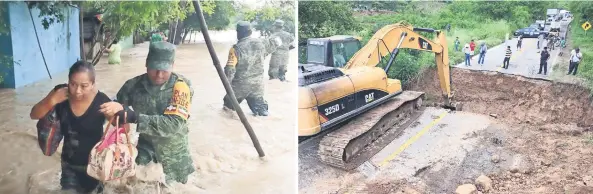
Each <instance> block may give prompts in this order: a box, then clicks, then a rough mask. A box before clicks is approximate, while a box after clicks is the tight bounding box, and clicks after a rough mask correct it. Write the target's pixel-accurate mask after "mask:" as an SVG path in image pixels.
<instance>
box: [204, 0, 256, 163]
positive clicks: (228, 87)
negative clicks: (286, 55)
mask: <svg viewBox="0 0 593 194" xmlns="http://www.w3.org/2000/svg"><path fill="white" fill-rule="evenodd" d="M193 3H194V8H195V10H196V14H197V15H198V18H199V19H200V29H202V34H203V35H204V41H205V42H206V46H207V47H208V52H210V57H212V62H213V63H214V67H216V71H217V72H218V76H219V77H220V80H221V81H222V85H224V89H225V90H226V92H227V94H228V95H229V97H230V98H231V102H232V103H233V106H234V107H235V110H236V111H237V115H239V118H241V123H243V126H245V129H246V130H247V133H249V137H250V138H251V141H252V142H253V146H254V147H255V149H256V150H257V153H258V154H259V157H260V158H261V157H264V156H266V155H265V154H264V151H263V149H262V148H261V145H260V144H259V141H258V140H257V136H256V135H255V132H253V128H251V125H250V124H249V121H247V118H245V114H244V113H243V110H241V107H240V106H239V102H237V98H236V97H235V92H233V88H232V87H231V84H230V83H229V80H227V78H226V75H225V73H224V71H223V69H222V67H221V66H220V61H218V57H217V56H216V51H215V50H214V47H213V46H212V42H211V41H210V35H209V34H208V26H207V25H206V20H205V19H204V14H203V13H202V7H200V3H198V1H193Z"/></svg>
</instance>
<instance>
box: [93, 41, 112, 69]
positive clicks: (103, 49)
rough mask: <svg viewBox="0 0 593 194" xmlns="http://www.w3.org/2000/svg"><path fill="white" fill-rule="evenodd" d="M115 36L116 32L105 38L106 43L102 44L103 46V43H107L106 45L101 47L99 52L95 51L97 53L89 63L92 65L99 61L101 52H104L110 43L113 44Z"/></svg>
mask: <svg viewBox="0 0 593 194" xmlns="http://www.w3.org/2000/svg"><path fill="white" fill-rule="evenodd" d="M115 37H117V34H113V35H110V36H109V37H108V38H107V40H108V41H105V43H106V44H104V45H103V46H105V45H108V46H105V47H103V48H101V50H99V53H97V55H95V57H94V58H93V62H92V63H91V64H93V66H95V65H97V64H98V63H99V61H100V60H101V57H102V56H103V52H105V49H106V48H109V47H111V45H113V41H114V40H115ZM107 43H108V44H107Z"/></svg>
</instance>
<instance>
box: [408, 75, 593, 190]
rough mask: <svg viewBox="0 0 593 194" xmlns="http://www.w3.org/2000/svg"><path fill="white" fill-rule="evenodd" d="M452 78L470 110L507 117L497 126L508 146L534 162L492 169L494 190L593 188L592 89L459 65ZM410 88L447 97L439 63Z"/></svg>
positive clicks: (435, 97)
mask: <svg viewBox="0 0 593 194" xmlns="http://www.w3.org/2000/svg"><path fill="white" fill-rule="evenodd" d="M452 80H453V81H452V82H453V90H454V91H455V92H456V94H455V100H456V101H457V102H461V103H463V104H464V106H463V108H464V111H468V112H474V113H479V114H485V115H496V117H495V119H496V120H498V121H500V122H502V123H505V125H501V126H503V127H499V128H498V129H496V130H494V131H497V132H500V133H501V134H506V135H505V136H506V137H507V138H503V147H504V148H503V149H504V150H506V151H511V152H513V153H517V154H518V155H519V156H521V157H520V158H522V159H523V160H517V161H522V162H521V163H522V164H524V165H525V166H528V168H525V169H529V170H528V171H527V170H526V171H525V172H523V171H522V170H520V169H518V170H517V169H515V170H513V169H514V168H511V169H506V170H504V169H503V170H502V171H499V172H497V173H493V174H491V175H490V177H491V178H492V182H493V192H494V193H564V192H569V193H579V192H580V193H590V192H589V191H591V190H592V188H591V187H592V186H593V177H592V176H591V174H592V173H593V171H592V170H589V169H593V162H591V161H592V160H593V134H592V133H591V129H592V126H593V114H592V113H593V106H592V103H591V102H592V101H591V98H590V90H588V89H586V88H584V87H581V86H577V85H571V84H564V83H552V82H548V81H539V80H530V79H525V78H522V77H518V76H509V75H503V74H497V73H487V72H476V71H468V70H460V69H453V71H452ZM407 88H408V89H410V90H415V91H424V92H426V96H427V101H429V103H430V102H437V103H440V102H442V99H441V89H440V85H439V81H438V77H437V73H436V70H434V69H429V70H426V71H425V72H424V74H423V75H422V76H420V78H419V79H417V80H415V81H414V82H412V83H411V84H410V85H409V86H407ZM482 135H483V136H484V137H491V136H492V135H488V134H482ZM477 151H478V152H479V150H477ZM503 156H504V155H503ZM498 157H499V156H497V159H496V161H497V162H498ZM503 158H507V161H516V160H514V159H511V158H508V157H503ZM483 160H484V161H485V160H486V159H483ZM503 160H504V159H503Z"/></svg>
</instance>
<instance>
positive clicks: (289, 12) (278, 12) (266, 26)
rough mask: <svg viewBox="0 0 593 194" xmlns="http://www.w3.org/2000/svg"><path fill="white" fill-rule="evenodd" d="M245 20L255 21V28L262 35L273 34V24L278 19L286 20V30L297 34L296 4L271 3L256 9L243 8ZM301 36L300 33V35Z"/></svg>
mask: <svg viewBox="0 0 593 194" xmlns="http://www.w3.org/2000/svg"><path fill="white" fill-rule="evenodd" d="M242 19H243V20H245V21H249V22H252V23H255V25H254V26H253V28H255V30H257V31H260V32H262V35H264V36H267V35H270V34H271V30H272V25H273V24H274V21H275V20H277V19H280V20H283V21H284V30H285V31H287V32H289V33H291V34H293V35H294V34H296V30H295V28H294V22H295V21H294V19H295V18H294V4H290V3H287V2H279V3H269V4H266V5H265V6H263V7H260V8H258V9H255V10H251V9H248V8H246V7H244V8H243V18H242ZM299 36H300V35H299Z"/></svg>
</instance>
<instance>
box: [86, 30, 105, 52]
mask: <svg viewBox="0 0 593 194" xmlns="http://www.w3.org/2000/svg"><path fill="white" fill-rule="evenodd" d="M103 25H104V24H103V23H101V25H99V27H98V28H97V29H96V30H95V34H94V35H93V40H92V41H93V42H92V43H91V45H90V46H89V51H87V54H86V56H87V57H88V58H93V59H94V58H95V56H93V51H94V50H95V45H96V44H97V42H98V41H97V39H98V37H99V31H101V28H102V27H103Z"/></svg>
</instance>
